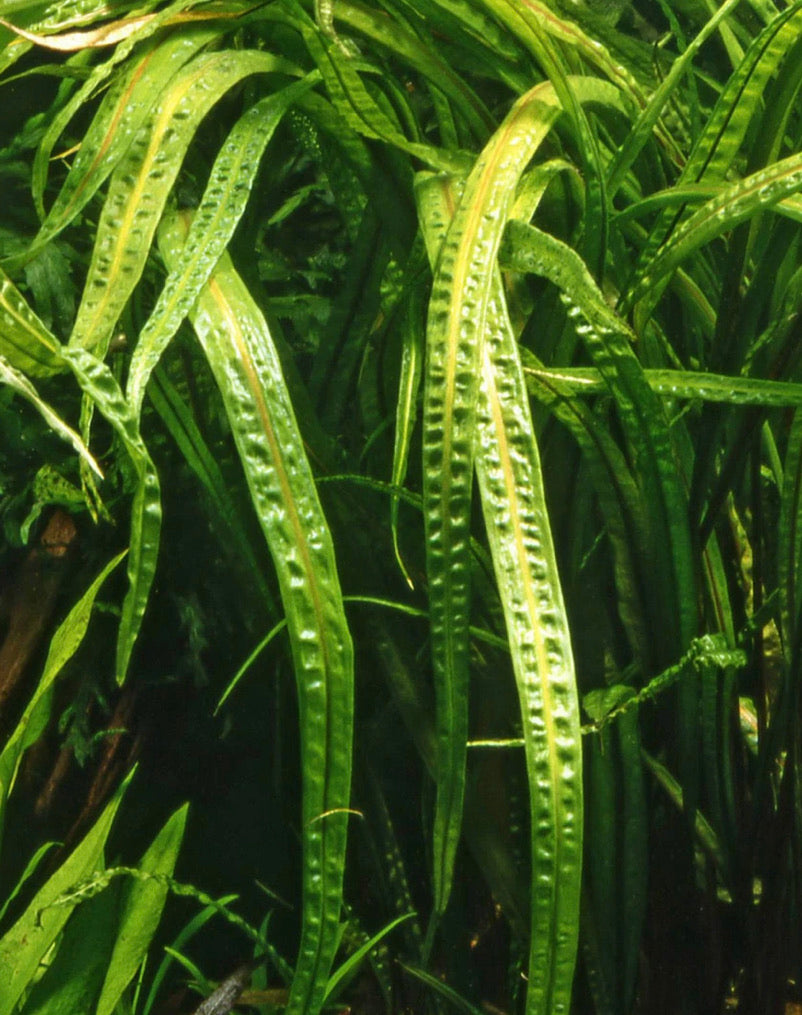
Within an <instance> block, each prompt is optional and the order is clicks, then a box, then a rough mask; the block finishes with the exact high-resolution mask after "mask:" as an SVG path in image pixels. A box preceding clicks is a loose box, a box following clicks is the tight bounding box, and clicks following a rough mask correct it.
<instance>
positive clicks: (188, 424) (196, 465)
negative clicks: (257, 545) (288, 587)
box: [148, 369, 276, 614]
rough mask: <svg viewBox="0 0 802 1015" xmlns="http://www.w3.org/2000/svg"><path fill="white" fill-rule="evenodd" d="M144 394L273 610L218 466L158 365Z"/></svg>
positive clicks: (227, 541) (269, 595)
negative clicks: (146, 394)
mask: <svg viewBox="0 0 802 1015" xmlns="http://www.w3.org/2000/svg"><path fill="white" fill-rule="evenodd" d="M148 397H149V399H150V401H151V402H152V403H153V407H154V409H155V410H156V412H157V413H158V414H159V416H160V417H161V420H162V422H163V423H164V425H165V427H166V429H167V431H168V432H169V433H170V435H171V436H172V438H173V440H174V441H175V443H176V445H177V446H178V448H179V450H180V452H181V454H182V455H183V456H184V460H185V461H186V463H187V465H188V466H189V467H190V469H192V471H193V472H194V473H195V475H196V476H197V478H198V480H199V482H200V483H201V485H202V486H203V488H204V490H205V491H206V494H207V496H208V498H209V500H210V502H211V505H212V512H213V517H215V519H216V521H217V522H218V524H219V526H220V528H221V530H222V531H223V533H224V534H225V536H224V542H225V543H226V544H227V545H228V546H230V547H231V549H232V550H233V552H234V554H236V555H237V556H238V557H239V558H240V560H241V561H242V562H243V563H244V564H245V565H246V566H247V568H248V575H249V578H250V579H251V580H252V581H253V583H254V584H255V585H256V587H257V588H258V589H259V594H260V595H261V597H262V601H263V602H264V604H265V606H266V607H267V610H268V613H270V614H273V613H275V612H276V607H275V602H274V597H273V594H272V593H271V591H270V588H269V586H268V584H267V581H266V580H265V575H264V574H263V573H262V569H261V568H260V567H259V564H258V562H257V560H256V558H255V556H254V552H253V547H252V546H251V544H250V541H249V539H248V535H247V533H246V531H245V528H244V526H243V524H242V520H241V519H240V516H239V512H238V510H237V506H236V504H235V502H234V499H233V498H232V496H231V491H230V490H229V488H228V487H227V486H226V482H225V479H224V478H223V474H222V472H221V471H220V466H219V465H218V464H217V462H216V460H215V458H214V455H213V454H212V452H211V450H210V449H209V447H208V445H207V444H206V441H205V439H204V437H203V434H202V433H201V431H200V429H199V427H198V424H197V423H196V422H195V417H194V416H193V415H192V411H191V410H190V408H189V406H188V405H187V404H186V403H185V402H184V400H183V399H182V397H181V395H180V394H179V393H178V392H177V391H176V390H175V388H174V387H173V385H172V384H171V383H170V381H169V379H168V378H167V376H166V374H165V373H163V372H162V371H161V370H160V369H157V370H156V371H155V373H154V376H153V383H152V384H151V385H150V386H149V388H148Z"/></svg>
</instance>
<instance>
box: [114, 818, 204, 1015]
mask: <svg viewBox="0 0 802 1015" xmlns="http://www.w3.org/2000/svg"><path fill="white" fill-rule="evenodd" d="M186 822H187V805H186V804H184V806H182V807H179V809H178V810H177V811H176V812H175V813H174V814H173V815H171V817H170V818H169V819H168V820H167V823H166V824H165V826H164V827H163V828H162V830H161V831H160V832H159V834H158V835H157V836H156V838H155V839H154V840H153V842H152V843H151V845H150V847H149V848H148V850H147V851H146V853H145V855H144V856H143V857H142V860H141V862H140V864H139V868H140V870H142V871H146V872H149V873H153V874H165V875H167V876H168V877H169V876H170V875H172V873H173V870H174V869H175V864H176V860H177V859H178V853H179V850H180V849H181V842H182V841H183V838H184V829H185V827H186ZM167 892H168V886H167V884H166V883H164V882H162V881H157V880H155V879H154V880H150V881H131V883H130V884H128V885H126V886H125V888H124V889H123V898H122V901H121V905H120V910H119V918H118V923H117V927H116V934H115V940H114V946H113V948H112V950H111V958H110V960H109V962H108V966H107V969H106V976H105V978H104V980H103V987H102V989H101V992H100V998H99V1000H98V1002H97V1008H96V1015H111V1013H112V1012H113V1011H114V1010H115V1008H116V1006H117V1004H118V1003H119V1001H120V998H121V997H122V994H123V991H124V990H125V988H126V987H127V986H128V984H129V983H130V982H131V980H132V979H133V977H134V975H135V973H136V971H137V969H138V967H139V964H140V963H141V962H142V960H143V958H144V957H145V955H146V954H147V950H148V947H149V945H150V942H151V939H152V938H153V935H154V934H155V933H156V929H157V927H158V926H159V921H160V919H161V915H162V910H163V909H164V903H165V901H166V899H167Z"/></svg>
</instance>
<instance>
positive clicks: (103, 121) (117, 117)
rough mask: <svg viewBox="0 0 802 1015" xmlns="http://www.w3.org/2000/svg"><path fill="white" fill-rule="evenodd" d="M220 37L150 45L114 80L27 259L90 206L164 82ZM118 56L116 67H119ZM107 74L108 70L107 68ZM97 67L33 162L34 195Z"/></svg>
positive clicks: (193, 31)
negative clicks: (58, 134) (63, 128)
mask: <svg viewBox="0 0 802 1015" xmlns="http://www.w3.org/2000/svg"><path fill="white" fill-rule="evenodd" d="M216 34H217V33H216V32H214V31H211V30H210V29H208V28H196V27H192V28H189V29H184V30H182V31H178V32H175V33H173V34H172V35H170V36H168V37H167V38H166V39H161V40H160V41H159V42H158V44H151V45H150V46H148V47H147V48H146V49H144V51H143V52H142V53H141V55H140V56H139V58H138V59H135V60H132V61H131V62H130V64H129V65H127V66H126V67H125V68H123V69H122V70H121V72H119V73H118V74H117V75H115V76H114V78H113V79H112V83H111V86H110V87H109V90H108V91H107V92H106V94H105V96H104V97H103V101H102V103H101V105H100V108H99V109H98V111H97V113H96V114H95V116H94V118H93V120H92V123H91V124H90V126H89V128H88V130H87V131H86V133H85V134H84V135H83V138H82V140H81V146H80V148H79V149H78V152H77V153H76V155H75V161H74V162H73V163H72V165H71V167H70V171H69V173H68V175H67V179H66V180H65V181H64V184H63V186H62V188H61V190H60V191H59V193H58V195H57V197H56V199H55V201H54V202H53V205H52V207H51V208H50V210H49V212H48V214H47V217H46V219H45V221H44V222H43V223H42V226H41V228H40V230H39V233H38V234H37V236H36V238H35V239H34V241H33V243H32V244H31V247H30V248H29V250H28V252H27V254H26V257H32V256H33V255H34V253H35V252H36V251H37V250H38V249H39V248H41V247H43V246H45V244H47V243H49V242H50V241H51V240H52V239H53V237H55V236H56V235H58V233H59V232H60V231H61V230H62V229H63V228H64V227H65V226H67V225H69V223H70V222H72V221H73V220H74V219H75V218H76V216H77V215H78V214H80V212H81V210H82V209H83V208H84V207H85V206H86V205H87V204H88V202H89V201H90V200H91V199H92V197H93V196H94V195H95V194H96V193H97V191H98V190H99V188H100V187H101V186H102V185H103V183H104V182H105V180H106V179H108V177H109V175H110V174H111V172H112V171H113V170H114V168H115V167H116V166H117V164H118V163H119V162H120V160H121V159H122V158H123V156H124V155H125V153H126V151H127V150H128V147H129V146H130V144H131V142H132V140H133V138H134V136H135V135H136V133H137V131H138V130H139V128H140V127H141V126H142V125H143V123H144V122H145V119H146V118H147V116H148V115H149V114H150V111H151V109H152V108H153V106H154V105H155V103H156V102H157V101H158V99H159V98H160V96H161V94H162V91H163V89H164V83H165V81H167V80H169V78H171V77H172V76H173V75H174V74H175V73H176V71H178V70H179V69H180V68H181V67H182V66H183V65H184V64H186V63H187V62H188V61H189V60H191V59H192V57H193V56H194V55H195V54H196V53H197V52H198V50H200V49H202V48H203V47H204V46H207V45H208V44H209V42H211V41H212V40H213V39H214V38H215V35H216ZM118 58H119V53H118V54H116V55H115V59H114V61H113V62H114V63H117V62H118ZM102 69H103V71H104V72H107V71H108V70H109V68H106V67H103V68H102ZM98 76H99V75H98V73H97V68H96V69H95V71H94V72H93V75H92V78H91V79H90V82H88V83H86V84H84V86H83V88H82V89H81V91H80V92H79V93H78V95H77V96H76V98H74V99H73V100H72V101H71V102H70V103H69V105H68V106H67V107H65V109H64V110H62V111H61V112H60V114H59V115H58V116H57V117H56V118H55V119H54V122H53V126H52V127H51V128H50V130H49V131H48V134H47V135H46V138H45V140H44V141H43V142H42V144H41V145H40V147H39V151H38V152H37V157H36V160H35V161H34V168H33V173H34V181H35V183H34V193H35V194H37V187H38V186H41V187H43V184H44V173H45V172H46V169H47V164H48V158H49V155H50V151H51V145H52V141H51V138H52V140H55V138H53V134H54V133H55V131H56V130H58V129H60V127H61V125H62V123H63V122H65V121H66V119H67V117H68V116H69V115H71V113H72V112H73V110H74V109H75V108H77V106H78V104H79V103H80V101H82V100H83V99H84V96H85V95H86V94H87V93H88V92H89V91H90V90H91V88H93V87H97V84H98V81H97V78H98Z"/></svg>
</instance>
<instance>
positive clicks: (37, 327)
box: [0, 268, 63, 377]
mask: <svg viewBox="0 0 802 1015" xmlns="http://www.w3.org/2000/svg"><path fill="white" fill-rule="evenodd" d="M58 350H59V343H58V340H57V339H56V338H55V336H54V335H52V334H51V333H50V331H49V330H48V329H47V328H46V327H45V326H44V324H43V323H42V321H41V320H40V319H39V317H37V315H36V314H35V313H34V311H33V310H32V309H31V307H30V305H29V303H28V301H27V300H26V299H25V297H24V296H23V295H22V293H21V292H20V291H19V289H17V287H16V286H15V285H14V283H13V282H12V281H11V279H10V278H8V276H7V275H6V274H5V272H4V271H3V270H2V268H0V355H2V356H3V357H4V358H5V359H6V360H7V362H8V363H9V364H10V366H12V367H14V368H15V369H17V370H20V371H22V372H23V373H24V374H27V375H28V376H31V377H47V376H49V375H51V374H55V373H58V372H59V370H62V369H63V366H62V365H60V364H59V358H58Z"/></svg>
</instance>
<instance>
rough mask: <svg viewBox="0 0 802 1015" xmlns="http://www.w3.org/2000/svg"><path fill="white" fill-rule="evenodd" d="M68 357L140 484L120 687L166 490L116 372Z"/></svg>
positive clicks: (81, 356) (84, 356)
mask: <svg viewBox="0 0 802 1015" xmlns="http://www.w3.org/2000/svg"><path fill="white" fill-rule="evenodd" d="M61 355H62V358H63V359H64V361H65V362H66V363H67V364H68V365H69V366H70V368H71V369H72V371H73V373H74V374H75V377H76V378H77V380H78V382H79V384H80V385H81V388H82V389H83V392H84V394H86V395H88V396H89V398H90V399H91V402H92V404H93V405H95V406H97V408H98V410H99V411H100V412H101V413H102V415H103V416H104V417H105V418H106V420H107V421H108V422H109V423H110V424H111V426H112V427H113V428H114V430H115V431H116V433H117V434H118V436H119V438H120V440H121V441H122V443H123V446H124V447H125V450H126V451H127V452H128V456H129V458H130V460H131V464H132V465H133V467H134V471H135V473H136V478H137V483H136V488H135V490H134V499H133V503H132V505H131V542H130V545H129V554H128V592H127V593H126V596H125V600H124V601H123V609H122V617H121V618H120V629H119V633H118V635H117V659H116V670H117V682H118V684H122V683H123V682H124V681H125V678H126V675H127V673H128V664H129V663H130V661H131V653H132V652H133V650H134V645H135V644H136V640H137V637H138V635H139V629H140V627H141V626H142V618H143V617H144V615H145V609H146V607H147V604H148V599H149V597H150V589H151V586H152V585H153V577H154V575H155V573H156V561H157V559H158V555H159V541H160V538H161V518H162V511H161V490H160V485H159V475H158V473H157V472H156V466H155V465H154V464H153V459H152V458H151V457H150V453H149V452H148V449H147V447H146V446H145V443H144V441H143V440H142V436H141V434H140V432H139V417H138V416H137V415H136V414H135V413H134V412H133V411H132V409H131V406H130V405H129V403H128V402H127V401H126V399H125V396H124V395H123V393H122V391H121V390H120V386H119V385H118V383H117V380H116V378H115V377H114V375H113V373H112V372H111V370H110V369H109V368H108V367H107V366H106V364H105V363H103V361H102V360H99V359H98V358H97V357H96V356H94V355H93V354H92V353H91V352H88V351H87V350H85V349H79V348H69V347H66V348H64V349H63V350H62V352H61Z"/></svg>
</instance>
